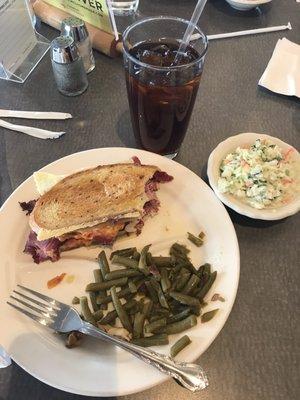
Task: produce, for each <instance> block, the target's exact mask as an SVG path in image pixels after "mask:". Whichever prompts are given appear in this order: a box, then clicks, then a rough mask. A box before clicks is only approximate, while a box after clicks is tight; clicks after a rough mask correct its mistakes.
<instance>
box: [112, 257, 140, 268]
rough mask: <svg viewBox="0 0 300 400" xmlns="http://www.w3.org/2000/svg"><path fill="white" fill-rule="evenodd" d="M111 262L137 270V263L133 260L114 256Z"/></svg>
mask: <svg viewBox="0 0 300 400" xmlns="http://www.w3.org/2000/svg"><path fill="white" fill-rule="evenodd" d="M111 262H112V263H113V264H118V265H123V266H124V267H128V268H134V269H137V267H138V261H136V260H134V259H133V258H129V257H124V256H118V255H114V256H113V258H112V260H111Z"/></svg>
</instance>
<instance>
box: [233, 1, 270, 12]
mask: <svg viewBox="0 0 300 400" xmlns="http://www.w3.org/2000/svg"><path fill="white" fill-rule="evenodd" d="M226 1H227V3H228V4H230V5H231V7H233V8H235V9H236V10H239V11H248V10H251V8H255V7H258V6H261V5H262V4H265V3H270V1H272V0H226Z"/></svg>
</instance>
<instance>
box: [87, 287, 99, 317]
mask: <svg viewBox="0 0 300 400" xmlns="http://www.w3.org/2000/svg"><path fill="white" fill-rule="evenodd" d="M89 297H90V301H91V304H92V309H93V311H94V312H96V311H98V310H99V306H98V304H97V301H96V297H97V295H96V293H95V292H89Z"/></svg>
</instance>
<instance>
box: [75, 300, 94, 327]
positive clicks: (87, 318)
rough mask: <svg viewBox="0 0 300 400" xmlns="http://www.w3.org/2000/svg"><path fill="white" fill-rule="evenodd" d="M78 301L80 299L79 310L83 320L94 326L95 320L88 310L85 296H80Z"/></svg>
mask: <svg viewBox="0 0 300 400" xmlns="http://www.w3.org/2000/svg"><path fill="white" fill-rule="evenodd" d="M79 301H80V307H81V312H82V315H83V317H84V319H85V321H87V322H89V323H90V324H93V325H95V326H96V321H95V318H94V316H93V314H92V312H91V310H90V307H89V304H88V300H87V297H86V296H81V297H80V299H79Z"/></svg>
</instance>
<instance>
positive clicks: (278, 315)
mask: <svg viewBox="0 0 300 400" xmlns="http://www.w3.org/2000/svg"><path fill="white" fill-rule="evenodd" d="M195 3H196V1H195V0H184V1H176V0H173V1H172V0H151V1H141V6H140V11H141V14H143V15H157V14H173V15H178V16H182V17H186V18H188V17H189V16H190V14H191V12H192V9H193V6H194V5H195ZM299 20H300V4H297V3H296V1H295V0H273V1H272V3H270V4H268V5H266V6H264V7H261V12H259V11H258V10H254V11H250V12H247V13H242V12H238V11H235V10H233V9H232V8H231V7H229V6H228V4H227V3H225V1H224V0H210V1H209V2H208V4H207V6H206V8H205V11H204V13H203V15H202V17H201V21H200V25H201V26H202V29H203V30H204V31H205V32H206V33H207V34H213V33H221V32H230V31H236V30H241V29H250V28H258V27H265V26H272V25H282V24H286V23H287V22H288V21H291V23H292V26H293V30H291V31H285V32H278V33H270V34H265V35H259V36H250V37H244V38H234V39H229V40H220V41H214V42H212V43H211V44H210V48H209V53H208V55H207V59H206V65H205V72H204V74H203V78H202V82H201V87H200V91H199V94H198V98H197V100H196V104H195V109H194V112H193V115H192V118H191V122H190V126H189V131H188V134H187V137H186V139H185V141H184V144H183V146H182V149H181V152H180V155H179V157H178V158H177V161H178V162H180V163H182V164H183V165H185V166H187V167H188V168H190V169H191V170H193V171H194V172H196V173H197V174H199V175H203V174H204V171H205V164H206V162H207V158H208V155H209V153H210V152H211V150H212V149H213V148H214V147H215V146H216V145H217V144H218V143H219V142H220V141H221V140H223V139H224V138H226V137H228V136H230V135H232V134H235V133H239V132H249V131H250V132H261V133H268V134H271V135H274V136H277V137H279V138H281V139H283V140H285V141H287V142H288V143H290V144H291V145H294V146H296V147H297V146H298V147H299V133H300V107H299V101H298V100H297V99H296V98H295V97H285V96H280V95H276V94H274V93H271V92H269V91H266V90H263V89H261V88H259V87H258V86H257V82H258V80H259V78H260V76H261V75H262V73H263V71H264V69H265V67H266V65H267V63H268V61H269V59H270V57H271V54H272V51H273V49H274V46H275V44H276V42H277V40H278V39H279V38H282V37H287V38H288V39H290V40H292V41H294V42H297V41H298V42H299V38H300V27H299ZM41 32H42V33H43V34H44V35H45V36H47V37H48V38H49V39H51V38H53V37H54V36H55V35H56V32H55V31H54V30H52V29H50V28H48V27H45V26H42V27H41ZM89 81H90V87H89V89H88V91H87V92H86V93H85V94H83V95H82V96H80V97H77V98H66V97H63V96H61V95H60V94H59V93H58V92H57V90H56V88H55V84H54V82H53V75H52V72H51V69H50V62H49V56H48V55H47V56H46V57H45V58H44V59H43V60H42V62H41V63H40V65H39V66H38V67H37V69H36V70H35V71H34V73H33V74H32V76H30V78H29V79H28V81H27V82H26V83H25V84H24V85H19V84H13V83H6V82H4V81H1V82H0V108H12V109H21V110H47V111H50V110H52V111H65V112H71V113H72V114H73V115H74V117H75V118H74V119H72V120H69V121H67V122H51V121H47V122H45V121H36V122H35V126H39V127H42V128H48V129H53V130H55V129H57V130H60V128H62V127H63V128H64V129H66V130H67V132H68V133H67V134H66V135H65V136H64V137H62V138H61V139H59V140H55V141H42V140H39V139H35V138H31V137H28V136H25V135H21V134H18V133H13V132H10V131H7V130H5V129H2V128H0V162H1V163H0V201H1V203H2V202H3V201H4V200H5V199H6V198H7V197H8V196H9V194H10V193H11V192H12V191H13V190H14V189H15V188H16V187H17V186H18V185H19V184H20V183H21V182H22V181H23V180H24V179H26V178H27V177H28V176H29V175H31V174H32V172H33V171H35V170H37V169H39V168H41V167H43V166H44V165H46V164H48V163H50V162H51V161H53V160H55V159H57V158H60V157H63V156H65V155H68V154H70V153H73V152H77V151H80V150H85V149H90V148H96V147H106V146H130V147H134V146H135V143H134V139H133V135H132V128H131V124H130V119H129V115H128V104H127V97H126V90H125V82H124V76H123V68H122V62H121V60H120V59H117V60H112V59H109V58H107V57H105V56H103V55H100V54H96V70H95V71H94V72H93V73H92V74H91V75H90V76H89ZM12 122H17V121H14V120H12ZM22 123H23V121H22ZM24 124H28V125H30V124H32V121H25V120H24ZM230 215H231V217H232V219H233V222H234V224H235V228H236V232H237V236H238V240H239V245H240V251H241V276H240V285H239V290H238V294H237V298H236V302H235V305H234V308H233V310H232V313H231V315H230V317H229V320H228V322H227V323H226V325H225V327H224V328H223V330H222V332H221V333H220V335H219V336H218V337H217V339H216V340H215V341H214V343H213V344H212V345H211V346H210V348H209V349H208V350H207V351H206V352H205V354H203V356H202V357H201V364H202V365H203V367H204V369H205V371H207V373H208V376H209V380H210V386H209V388H208V389H206V390H205V391H203V392H202V393H199V394H194V395H193V394H190V393H188V392H187V391H185V390H184V389H182V388H180V387H179V386H177V385H176V384H175V383H174V382H173V381H168V382H167V383H164V384H163V385H161V386H157V387H154V388H152V389H150V390H147V391H146V392H142V393H139V394H135V395H131V396H126V397H125V398H126V399H127V400H140V399H153V400H155V399H165V400H168V399H170V400H171V399H173V398H180V399H184V400H189V399H194V398H202V399H205V400H217V399H225V400H227V399H228V400H229V399H230V400H241V399H243V400H258V399H259V400H264V399H265V400H270V399H272V400H275V399H276V400H281V399H282V400H283V399H284V400H287V399H289V400H296V398H299V380H298V374H297V372H298V370H297V368H299V337H300V335H299V333H300V332H299V317H298V314H297V312H298V310H299V295H298V293H297V283H298V282H299V268H297V267H298V265H299V251H298V249H299V246H300V241H299V230H298V229H297V228H298V226H299V225H298V224H299V215H298V216H294V217H291V218H288V219H286V220H283V221H280V222H277V223H258V222H253V221H250V220H248V219H246V218H241V217H238V216H237V215H236V214H233V213H231V214H230ZM1 234H3V232H1ZM297 264H298V265H297ZM297 322H298V324H297ZM1 329H3V327H1ZM137 379H138V377H137ZM0 399H1V400H27V399H28V400H29V399H30V400H39V399H49V400H68V399H74V400H75V399H76V400H79V399H84V396H76V395H72V394H68V393H64V392H61V391H59V390H57V389H53V388H52V387H50V386H47V385H45V384H43V383H41V382H39V381H38V380H36V379H35V378H33V377H31V376H30V375H28V374H27V373H26V372H24V371H23V370H22V369H21V368H20V367H18V366H17V365H16V364H12V366H10V367H9V368H6V369H3V370H0Z"/></svg>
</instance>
